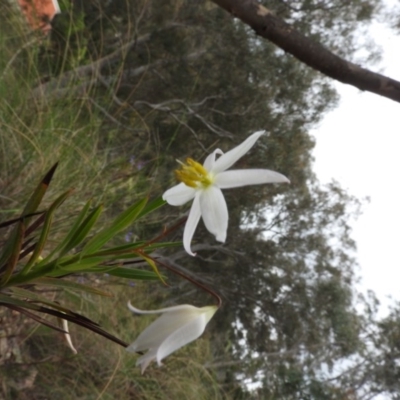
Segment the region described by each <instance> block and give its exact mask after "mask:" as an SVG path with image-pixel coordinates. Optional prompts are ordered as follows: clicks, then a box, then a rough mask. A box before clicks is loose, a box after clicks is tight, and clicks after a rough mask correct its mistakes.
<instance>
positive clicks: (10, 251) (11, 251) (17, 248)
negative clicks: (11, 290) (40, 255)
mask: <svg viewBox="0 0 400 400" xmlns="http://www.w3.org/2000/svg"><path fill="white" fill-rule="evenodd" d="M25 228H26V225H25V221H24V220H22V221H20V222H18V225H17V226H16V229H14V230H13V232H12V233H11V236H10V237H9V239H8V240H7V242H6V244H5V246H4V250H3V253H2V255H1V257H0V268H2V264H3V263H6V264H5V269H4V272H3V273H2V276H1V282H0V287H1V286H4V285H5V284H6V283H7V282H8V280H9V279H10V278H11V275H12V273H13V271H14V268H15V266H16V265H17V262H18V260H19V255H20V253H21V247H22V241H23V237H24V233H25Z"/></svg>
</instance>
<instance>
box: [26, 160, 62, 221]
mask: <svg viewBox="0 0 400 400" xmlns="http://www.w3.org/2000/svg"><path fill="white" fill-rule="evenodd" d="M57 166H58V163H55V164H54V165H53V166H52V167H51V168H50V170H49V171H48V172H47V174H46V175H45V176H44V178H43V179H42V180H41V182H40V183H39V185H38V186H37V187H36V189H35V191H34V192H33V194H32V196H31V197H30V198H29V200H28V202H27V203H26V205H25V208H24V210H23V211H22V215H26V214H32V213H34V212H35V211H36V210H37V208H38V207H39V205H40V203H41V201H42V199H43V196H44V195H45V193H46V191H47V189H48V187H49V185H50V182H51V180H52V178H53V175H54V172H55V171H56V169H57Z"/></svg>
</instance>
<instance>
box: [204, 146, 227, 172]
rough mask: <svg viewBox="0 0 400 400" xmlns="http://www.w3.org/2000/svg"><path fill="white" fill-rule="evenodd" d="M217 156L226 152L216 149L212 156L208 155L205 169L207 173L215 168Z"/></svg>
mask: <svg viewBox="0 0 400 400" xmlns="http://www.w3.org/2000/svg"><path fill="white" fill-rule="evenodd" d="M217 154H219V155H221V154H224V152H223V151H222V150H220V149H216V150H214V151H213V152H212V153H211V154H210V155H208V156H207V158H206V159H205V161H204V164H203V167H204V168H205V169H206V170H207V171H211V170H212V168H213V167H214V163H215V157H216V156H217Z"/></svg>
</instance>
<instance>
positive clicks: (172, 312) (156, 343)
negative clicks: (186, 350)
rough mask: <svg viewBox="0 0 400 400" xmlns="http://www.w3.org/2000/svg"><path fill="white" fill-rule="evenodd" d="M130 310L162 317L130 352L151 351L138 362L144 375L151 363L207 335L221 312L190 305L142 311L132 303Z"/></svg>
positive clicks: (140, 337)
mask: <svg viewBox="0 0 400 400" xmlns="http://www.w3.org/2000/svg"><path fill="white" fill-rule="evenodd" d="M128 307H129V309H130V310H131V311H132V312H134V313H137V314H161V313H162V315H161V317H160V318H158V319H156V320H155V321H154V322H153V323H152V324H151V325H150V326H148V327H147V328H146V329H145V330H144V331H143V332H142V333H141V334H140V335H139V337H138V338H137V339H136V340H135V341H134V342H133V343H132V344H131V345H129V346H128V347H127V348H126V350H127V351H129V352H132V353H137V352H142V351H144V350H148V351H147V353H146V354H144V355H142V356H141V357H140V358H139V359H138V360H137V362H136V365H140V367H141V369H142V374H143V373H144V371H145V369H146V368H147V367H148V365H149V364H150V362H151V361H153V360H154V361H157V363H158V365H161V360H162V359H163V358H165V357H167V356H169V355H170V354H171V353H173V352H174V351H175V350H178V349H180V348H181V347H183V346H185V345H186V344H188V343H190V342H193V341H194V340H196V339H197V338H198V337H200V336H201V334H202V333H203V332H204V329H205V327H206V325H207V324H208V322H209V321H210V319H211V318H212V317H213V315H214V314H215V312H216V311H217V309H218V307H217V306H208V307H201V308H198V307H194V306H191V305H188V304H184V305H180V306H175V307H167V308H163V309H161V310H154V311H144V310H139V309H137V308H135V307H133V306H132V304H131V303H130V302H129V303H128Z"/></svg>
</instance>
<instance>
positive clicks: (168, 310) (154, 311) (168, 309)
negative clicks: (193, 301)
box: [128, 301, 199, 314]
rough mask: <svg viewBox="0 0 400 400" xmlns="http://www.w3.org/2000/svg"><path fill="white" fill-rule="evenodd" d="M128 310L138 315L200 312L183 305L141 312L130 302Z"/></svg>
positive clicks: (192, 307)
mask: <svg viewBox="0 0 400 400" xmlns="http://www.w3.org/2000/svg"><path fill="white" fill-rule="evenodd" d="M128 308H129V309H130V310H131V311H132V312H134V313H136V314H162V313H167V312H174V311H180V312H185V311H186V312H187V313H195V312H196V311H197V310H199V308H198V307H195V306H191V305H190V304H181V305H179V306H173V307H166V308H160V309H158V310H140V309H139V308H136V307H134V306H133V305H132V304H131V302H130V301H128Z"/></svg>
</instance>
